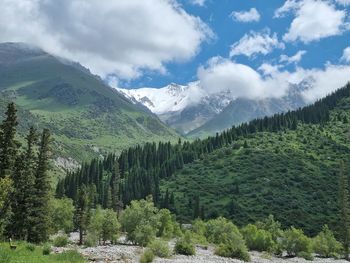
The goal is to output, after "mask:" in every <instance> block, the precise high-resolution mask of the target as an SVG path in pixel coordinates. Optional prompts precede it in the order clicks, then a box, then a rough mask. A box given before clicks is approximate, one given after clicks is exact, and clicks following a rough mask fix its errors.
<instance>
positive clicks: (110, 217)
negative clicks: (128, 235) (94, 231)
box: [101, 209, 120, 243]
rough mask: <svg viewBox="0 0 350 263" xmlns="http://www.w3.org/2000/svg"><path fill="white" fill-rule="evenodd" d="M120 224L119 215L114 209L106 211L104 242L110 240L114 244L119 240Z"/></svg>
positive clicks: (103, 226) (103, 225)
mask: <svg viewBox="0 0 350 263" xmlns="http://www.w3.org/2000/svg"><path fill="white" fill-rule="evenodd" d="M119 230H120V223H119V222H118V218H117V213H116V212H114V211H113V210H112V209H107V210H105V211H104V215H103V220H102V233H101V234H102V240H103V242H106V241H107V240H110V241H111V242H112V243H113V242H115V241H116V240H117V239H118V236H119Z"/></svg>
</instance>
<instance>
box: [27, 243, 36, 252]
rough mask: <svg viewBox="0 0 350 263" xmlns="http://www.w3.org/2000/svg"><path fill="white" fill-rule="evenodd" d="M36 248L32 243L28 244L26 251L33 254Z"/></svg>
mask: <svg viewBox="0 0 350 263" xmlns="http://www.w3.org/2000/svg"><path fill="white" fill-rule="evenodd" d="M35 248H36V246H35V245H34V244H32V243H28V244H27V245H26V249H28V250H29V251H32V252H33V251H34V250H35Z"/></svg>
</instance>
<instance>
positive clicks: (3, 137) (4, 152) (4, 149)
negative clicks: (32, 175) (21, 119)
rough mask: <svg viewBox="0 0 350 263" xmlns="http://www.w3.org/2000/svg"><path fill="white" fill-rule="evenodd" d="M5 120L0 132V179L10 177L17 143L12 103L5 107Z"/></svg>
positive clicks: (15, 118) (15, 117)
mask: <svg viewBox="0 0 350 263" xmlns="http://www.w3.org/2000/svg"><path fill="white" fill-rule="evenodd" d="M5 114H6V119H5V120H4V121H3V122H2V124H1V127H0V128H1V132H0V178H4V177H5V176H6V175H10V174H11V171H12V168H13V166H14V164H15V161H16V156H17V151H18V148H19V143H18V142H17V141H16V139H15V136H16V128H17V125H18V122H17V110H16V107H15V104H14V103H13V102H12V103H10V104H9V105H8V106H7V111H6V113H5Z"/></svg>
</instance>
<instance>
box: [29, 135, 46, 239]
mask: <svg viewBox="0 0 350 263" xmlns="http://www.w3.org/2000/svg"><path fill="white" fill-rule="evenodd" d="M49 152H50V132H49V130H47V129H44V130H43V133H42V135H41V141H40V146H39V155H38V162H37V167H36V171H35V185H34V192H33V193H34V196H33V201H32V205H33V208H32V209H31V213H30V217H31V221H32V224H31V229H30V231H29V235H28V240H29V241H31V242H34V243H40V242H44V241H46V240H47V239H48V237H49V236H48V230H49V213H48V210H49V199H50V178H49V175H48V168H49Z"/></svg>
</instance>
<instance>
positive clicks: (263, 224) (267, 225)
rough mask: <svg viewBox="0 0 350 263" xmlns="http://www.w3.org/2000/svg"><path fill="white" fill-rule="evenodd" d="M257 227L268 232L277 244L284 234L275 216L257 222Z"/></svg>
mask: <svg viewBox="0 0 350 263" xmlns="http://www.w3.org/2000/svg"><path fill="white" fill-rule="evenodd" d="M256 226H257V228H258V229H263V230H266V231H268V232H269V233H270V234H271V236H272V239H273V240H274V241H275V242H277V240H278V239H279V238H280V237H281V236H282V234H283V231H282V229H281V223H280V222H278V221H276V220H275V218H274V216H273V215H269V216H268V217H267V218H266V219H265V220H263V221H260V222H257V223H256Z"/></svg>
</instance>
